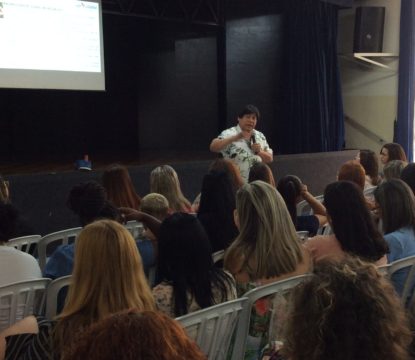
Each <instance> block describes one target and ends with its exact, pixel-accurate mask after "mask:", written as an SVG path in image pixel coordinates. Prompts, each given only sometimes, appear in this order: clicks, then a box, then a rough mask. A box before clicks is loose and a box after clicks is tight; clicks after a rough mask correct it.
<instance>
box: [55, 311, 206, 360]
mask: <svg viewBox="0 0 415 360" xmlns="http://www.w3.org/2000/svg"><path fill="white" fill-rule="evenodd" d="M84 359H89V360H112V359H117V360H205V359H206V356H205V355H204V354H203V353H202V352H201V350H200V349H199V348H198V346H197V345H196V343H195V342H194V341H193V340H191V339H190V338H189V337H188V335H187V334H186V332H185V330H184V329H183V328H182V327H181V326H180V324H179V323H178V322H176V321H174V320H173V319H171V318H169V317H168V316H167V315H164V314H163V313H161V312H159V311H141V312H139V311H137V310H135V309H133V310H130V311H125V312H121V313H117V314H114V315H111V316H109V317H107V318H106V319H103V320H101V321H99V322H97V323H95V324H93V325H91V326H90V327H89V328H88V329H87V330H86V331H84V332H82V334H80V336H78V337H77V338H76V340H75V341H74V342H73V343H72V346H71V347H70V350H69V351H66V353H64V354H63V357H62V360H84Z"/></svg>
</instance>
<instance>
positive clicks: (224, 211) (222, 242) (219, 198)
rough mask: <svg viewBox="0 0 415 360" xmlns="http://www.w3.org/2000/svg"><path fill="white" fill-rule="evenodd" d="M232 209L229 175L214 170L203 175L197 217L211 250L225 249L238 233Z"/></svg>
mask: <svg viewBox="0 0 415 360" xmlns="http://www.w3.org/2000/svg"><path fill="white" fill-rule="evenodd" d="M234 209H235V194H234V192H233V189H232V183H231V181H230V179H229V177H228V176H227V175H226V174H225V173H224V172H215V171H211V172H210V173H209V174H207V175H205V176H204V178H203V183H202V192H201V197H200V205H199V211H198V213H197V218H198V219H199V221H200V222H201V223H202V225H203V227H204V228H205V230H206V233H207V235H208V237H209V240H210V243H211V245H212V251H213V252H216V251H218V250H222V249H226V248H227V247H228V246H229V245H230V243H231V242H232V241H233V240H234V239H235V238H236V236H237V235H238V229H237V228H236V226H235V223H234V221H233V211H234Z"/></svg>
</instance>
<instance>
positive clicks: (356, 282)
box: [274, 257, 412, 360]
mask: <svg viewBox="0 0 415 360" xmlns="http://www.w3.org/2000/svg"><path fill="white" fill-rule="evenodd" d="M314 273H315V276H313V277H312V278H311V279H310V280H309V281H306V282H304V283H302V284H301V285H299V286H298V287H297V288H296V289H294V291H293V293H292V298H291V299H292V300H291V311H290V316H289V317H288V320H287V323H286V327H285V341H284V346H283V349H282V351H281V352H282V354H283V355H284V358H286V359H290V360H304V359H307V360H334V359H336V360H357V359H364V360H379V359H393V360H409V359H410V356H409V355H408V351H407V349H408V345H409V343H410V342H411V339H412V337H411V332H410V330H409V328H408V322H407V319H406V315H405V312H404V309H403V307H402V305H401V303H400V301H399V299H398V297H397V296H396V293H395V291H394V289H393V287H392V286H391V284H390V283H389V282H388V280H387V279H385V278H384V276H382V275H381V274H380V273H379V272H378V271H377V270H376V267H375V266H374V265H371V264H369V263H365V262H363V261H361V260H359V259H357V258H351V257H350V258H346V259H344V260H343V261H341V262H330V261H327V260H326V261H323V262H321V263H319V264H318V265H317V266H316V267H315V270H314ZM274 358H277V356H274Z"/></svg>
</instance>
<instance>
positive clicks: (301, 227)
mask: <svg viewBox="0 0 415 360" xmlns="http://www.w3.org/2000/svg"><path fill="white" fill-rule="evenodd" d="M277 189H278V191H279V193H280V194H281V196H282V197H283V199H284V201H285V204H286V205H287V209H288V211H289V213H290V216H291V220H292V221H293V223H294V226H295V228H296V230H297V231H308V233H309V235H311V236H314V235H316V234H317V230H318V228H319V227H320V226H322V225H324V224H325V223H326V222H327V218H326V209H325V208H324V205H323V204H322V203H321V202H320V201H318V200H317V199H316V198H315V197H314V196H313V195H312V194H311V193H309V192H308V189H307V186H306V185H304V184H303V183H302V182H301V180H300V179H299V178H298V177H297V176H294V175H287V176H284V177H283V178H282V179H281V180H280V181H279V182H278V186H277ZM302 200H305V201H307V203H308V204H309V205H310V207H311V209H313V211H314V215H302V216H297V204H298V203H299V202H301V201H302Z"/></svg>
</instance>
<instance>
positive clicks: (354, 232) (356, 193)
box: [305, 181, 388, 265]
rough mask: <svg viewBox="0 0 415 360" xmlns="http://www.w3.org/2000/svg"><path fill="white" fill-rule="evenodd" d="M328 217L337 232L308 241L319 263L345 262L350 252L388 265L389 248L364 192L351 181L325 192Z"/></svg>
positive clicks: (334, 185)
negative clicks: (332, 259)
mask: <svg viewBox="0 0 415 360" xmlns="http://www.w3.org/2000/svg"><path fill="white" fill-rule="evenodd" d="M324 204H325V205H326V210H327V218H328V221H329V224H330V226H331V228H332V230H333V232H334V234H331V235H318V236H315V237H313V238H310V239H308V241H306V243H305V244H306V246H307V248H308V249H309V250H310V251H311V253H312V256H313V258H314V260H315V261H316V262H318V261H320V260H322V259H323V258H326V257H332V258H336V259H342V258H344V256H345V255H346V253H349V254H353V255H355V256H358V257H360V258H362V259H364V260H366V261H370V262H375V263H376V264H377V265H385V264H386V263H387V259H386V256H385V255H386V253H387V252H388V245H387V243H386V242H385V240H384V239H383V237H382V235H381V234H380V233H379V231H378V230H377V227H376V225H375V222H374V220H373V218H372V216H371V214H370V211H369V210H368V208H367V206H366V202H365V199H364V197H363V194H362V191H361V189H360V188H359V187H358V186H357V185H356V184H355V183H352V182H350V181H338V182H334V183H332V184H329V185H328V186H327V187H326V189H325V191H324Z"/></svg>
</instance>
